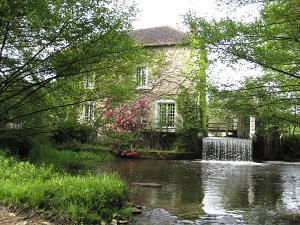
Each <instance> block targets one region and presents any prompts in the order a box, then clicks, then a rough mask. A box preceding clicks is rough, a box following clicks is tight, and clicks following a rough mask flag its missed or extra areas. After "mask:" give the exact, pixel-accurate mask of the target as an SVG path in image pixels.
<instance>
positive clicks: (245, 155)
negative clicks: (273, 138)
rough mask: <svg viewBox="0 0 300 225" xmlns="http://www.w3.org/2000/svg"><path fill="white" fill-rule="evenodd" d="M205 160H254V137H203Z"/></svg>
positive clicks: (203, 155)
mask: <svg viewBox="0 0 300 225" xmlns="http://www.w3.org/2000/svg"><path fill="white" fill-rule="evenodd" d="M202 158H203V160H218V161H253V159H252V139H247V138H231V137H206V138H203V151H202Z"/></svg>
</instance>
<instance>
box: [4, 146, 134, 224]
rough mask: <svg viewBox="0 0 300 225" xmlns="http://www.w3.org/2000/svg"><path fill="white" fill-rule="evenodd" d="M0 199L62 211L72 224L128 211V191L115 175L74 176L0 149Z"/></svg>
mask: <svg viewBox="0 0 300 225" xmlns="http://www.w3.org/2000/svg"><path fill="white" fill-rule="evenodd" d="M0 187H1V189H0V199H1V200H0V201H1V202H2V203H4V204H14V205H16V206H18V207H20V208H39V209H42V210H46V211H48V212H50V213H55V214H64V215H65V216H67V217H68V218H69V219H70V220H71V221H73V222H75V223H83V224H91V223H93V222H97V223H99V221H102V220H109V219H111V216H112V214H113V213H115V212H118V213H121V214H122V213H124V212H125V211H126V212H128V210H127V209H126V206H125V205H126V202H127V200H128V193H129V190H128V188H127V186H126V184H125V183H124V182H123V181H122V180H121V179H120V178H119V176H118V175H117V174H102V175H92V174H86V175H77V176H72V175H70V174H67V173H59V172H56V171H54V169H53V167H45V166H35V165H33V164H31V163H29V162H19V161H17V160H16V159H14V158H12V157H7V156H6V155H5V153H4V152H3V151H0Z"/></svg>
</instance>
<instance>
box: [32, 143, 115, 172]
mask: <svg viewBox="0 0 300 225" xmlns="http://www.w3.org/2000/svg"><path fill="white" fill-rule="evenodd" d="M80 147H81V148H80V149H82V147H83V146H80ZM110 158H112V156H111V155H110V154H109V153H108V152H107V151H106V152H104V151H101V152H99V151H97V152H96V153H93V152H89V151H87V150H80V151H79V152H74V151H73V149H72V150H65V149H62V150H57V149H55V148H54V147H53V146H52V145H51V144H43V145H42V144H39V145H35V146H34V147H33V148H32V150H31V151H30V155H29V157H28V160H29V161H30V162H32V163H34V164H35V165H43V164H44V165H46V166H52V165H53V166H54V168H55V169H57V170H59V171H67V172H71V173H74V172H75V173H76V172H78V171H80V170H84V169H86V168H87V167H88V166H89V164H90V163H91V162H102V161H105V160H107V159H110Z"/></svg>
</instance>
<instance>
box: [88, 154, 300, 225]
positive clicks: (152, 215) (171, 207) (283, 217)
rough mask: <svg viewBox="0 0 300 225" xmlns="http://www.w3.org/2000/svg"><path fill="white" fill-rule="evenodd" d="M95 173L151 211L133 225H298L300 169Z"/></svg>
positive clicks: (164, 166)
mask: <svg viewBox="0 0 300 225" xmlns="http://www.w3.org/2000/svg"><path fill="white" fill-rule="evenodd" d="M93 170H94V171H95V172H98V173H103V172H104V171H105V172H118V173H120V176H121V178H122V179H123V180H125V181H126V182H127V183H128V185H129V186H130V187H132V188H133V189H134V191H133V193H132V194H131V196H130V198H131V201H132V202H134V203H135V204H138V205H141V206H144V207H146V208H145V209H144V212H143V213H142V214H141V215H140V216H138V217H137V218H136V219H135V223H134V224H159V225H173V224H174V225H176V224H297V223H293V222H292V221H291V220H290V218H291V215H292V214H293V213H298V214H300V164H299V163H283V162H265V163H255V162H217V161H209V162H205V161H200V160H189V161H180V160H179V161H165V160H135V159H115V160H113V161H109V162H106V163H104V164H103V163H101V164H100V165H99V166H95V167H94V168H93ZM134 182H140V183H149V182H150V183H158V184H162V187H161V188H149V187H136V188H134V187H133V186H132V183H134ZM298 224H299V223H298Z"/></svg>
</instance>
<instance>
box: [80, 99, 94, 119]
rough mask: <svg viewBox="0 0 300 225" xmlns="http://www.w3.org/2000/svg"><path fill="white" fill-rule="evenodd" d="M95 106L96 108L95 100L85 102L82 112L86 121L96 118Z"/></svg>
mask: <svg viewBox="0 0 300 225" xmlns="http://www.w3.org/2000/svg"><path fill="white" fill-rule="evenodd" d="M94 108H95V104H94V102H91V101H89V102H85V103H84V105H83V112H82V116H83V120H84V121H86V122H91V121H93V120H94Z"/></svg>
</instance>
